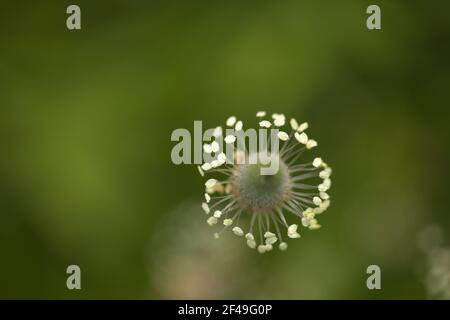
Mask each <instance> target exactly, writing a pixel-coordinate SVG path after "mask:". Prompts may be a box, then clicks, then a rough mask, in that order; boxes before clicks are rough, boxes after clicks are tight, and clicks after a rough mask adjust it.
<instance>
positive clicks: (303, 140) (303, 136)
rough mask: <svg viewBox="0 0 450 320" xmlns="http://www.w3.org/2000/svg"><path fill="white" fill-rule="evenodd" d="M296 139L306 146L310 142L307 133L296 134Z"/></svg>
mask: <svg viewBox="0 0 450 320" xmlns="http://www.w3.org/2000/svg"><path fill="white" fill-rule="evenodd" d="M294 136H295V139H297V141H298V142H300V143H301V144H306V143H307V142H308V136H307V135H306V133H304V132H302V133H298V132H296V133H294Z"/></svg>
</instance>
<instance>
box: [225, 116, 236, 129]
mask: <svg viewBox="0 0 450 320" xmlns="http://www.w3.org/2000/svg"><path fill="white" fill-rule="evenodd" d="M236 120H237V119H236V117H235V116H231V117H229V118H228V119H227V126H228V127H232V126H234V124H235V123H236Z"/></svg>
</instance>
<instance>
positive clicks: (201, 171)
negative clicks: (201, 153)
mask: <svg viewBox="0 0 450 320" xmlns="http://www.w3.org/2000/svg"><path fill="white" fill-rule="evenodd" d="M197 169H198V172H199V173H200V175H201V176H202V177H204V176H205V173H204V172H203V170H202V168H201V167H200V166H197Z"/></svg>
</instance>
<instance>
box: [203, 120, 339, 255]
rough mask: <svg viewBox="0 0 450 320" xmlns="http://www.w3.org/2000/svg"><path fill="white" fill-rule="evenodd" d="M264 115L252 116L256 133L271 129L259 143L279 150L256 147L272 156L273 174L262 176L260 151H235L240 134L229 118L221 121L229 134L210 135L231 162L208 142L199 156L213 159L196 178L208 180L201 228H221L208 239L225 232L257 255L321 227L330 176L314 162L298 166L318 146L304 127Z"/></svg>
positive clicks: (318, 161)
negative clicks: (228, 148) (228, 150)
mask: <svg viewBox="0 0 450 320" xmlns="http://www.w3.org/2000/svg"><path fill="white" fill-rule="evenodd" d="M265 116H266V113H265V112H264V111H260V112H258V113H257V117H258V122H259V128H260V129H264V130H276V131H275V132H276V134H275V135H271V136H269V137H268V138H265V139H266V140H267V139H268V140H269V141H270V139H277V140H278V141H277V142H278V143H277V144H276V146H279V147H278V148H277V150H274V149H272V144H270V147H269V143H268V141H263V142H264V143H262V145H264V146H266V150H265V151H266V152H267V153H269V154H270V155H271V156H275V157H276V158H275V159H276V160H277V163H278V171H277V172H275V173H274V174H270V175H264V174H262V170H261V169H262V168H264V167H265V166H266V165H267V163H265V162H264V161H262V160H261V159H262V157H261V155H260V151H258V152H256V153H255V152H253V153H251V151H250V152H249V151H247V150H246V149H245V148H244V150H242V148H240V147H242V146H240V147H239V145H238V144H239V139H237V137H238V132H242V130H243V122H242V121H239V120H238V119H237V118H236V117H234V116H232V117H230V118H228V120H227V121H226V125H227V126H228V127H233V126H234V130H231V131H232V132H231V133H230V132H229V130H228V129H227V132H226V134H225V133H223V132H222V130H220V132H217V134H215V135H214V137H215V138H217V139H219V138H222V139H223V140H224V141H225V143H224V144H225V145H227V146H231V148H232V151H233V152H232V156H231V157H232V161H229V160H230V159H229V158H230V157H228V158H227V156H228V153H227V155H225V153H224V152H220V150H218V147H217V146H216V143H214V142H212V143H211V144H207V145H206V147H204V151H205V152H207V153H208V154H215V156H216V158H215V159H213V160H211V161H210V162H205V163H204V164H202V165H201V166H200V170H201V171H200V172H201V174H202V176H203V175H204V174H207V175H213V176H214V177H208V178H207V181H206V182H205V189H206V194H205V200H206V202H203V204H202V207H203V211H204V212H205V213H206V214H208V215H209V216H208V218H207V219H206V220H207V223H208V224H209V225H210V226H216V225H217V226H221V228H222V230H221V231H219V232H216V233H214V234H215V236H214V238H219V235H220V233H221V232H223V231H224V230H225V229H231V230H232V232H233V233H234V234H235V235H236V236H238V237H242V238H244V240H245V241H246V243H247V245H248V247H250V248H252V249H257V251H258V252H260V253H265V252H267V251H271V250H272V249H273V247H274V246H278V248H279V249H280V250H282V251H284V250H286V249H287V248H288V244H287V243H286V242H285V241H284V240H283V239H284V238H290V239H297V238H300V236H301V235H300V230H299V226H303V227H305V228H308V229H309V230H317V229H319V228H320V227H321V226H320V224H319V223H318V220H317V217H318V215H320V214H321V213H323V212H324V211H325V210H326V209H327V208H328V207H329V205H330V196H329V194H328V193H327V192H328V190H329V189H330V187H331V179H330V177H331V173H332V170H331V168H330V167H329V166H328V165H327V164H326V163H325V162H324V161H323V160H322V158H320V157H314V158H312V159H311V160H309V161H305V162H299V159H300V158H301V156H302V155H303V153H304V152H305V151H309V150H311V149H313V148H315V147H317V145H318V144H317V142H316V140H313V139H311V138H310V137H309V136H308V134H307V133H306V132H305V130H306V129H308V127H309V125H308V123H307V122H303V123H300V124H299V122H297V120H295V119H290V121H286V117H285V116H284V115H283V114H276V113H275V114H273V115H272V117H271V119H264V117H265ZM216 131H218V130H216ZM222 135H224V136H222ZM260 139H261V137H260ZM261 142H262V141H259V144H260V145H261ZM235 143H236V144H237V145H235ZM241 143H242V142H241ZM244 144H245V142H244ZM252 157H253V159H256V160H255V161H254V162H245V161H242V160H243V159H250V158H252ZM210 213H212V214H210ZM245 220H247V221H245Z"/></svg>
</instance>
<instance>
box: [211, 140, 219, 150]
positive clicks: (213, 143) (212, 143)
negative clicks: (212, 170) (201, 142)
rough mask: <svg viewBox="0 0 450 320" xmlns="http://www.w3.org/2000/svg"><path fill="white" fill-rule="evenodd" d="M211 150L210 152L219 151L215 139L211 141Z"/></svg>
mask: <svg viewBox="0 0 450 320" xmlns="http://www.w3.org/2000/svg"><path fill="white" fill-rule="evenodd" d="M211 150H212V152H217V151H219V143H218V142H217V141H213V142H211Z"/></svg>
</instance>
